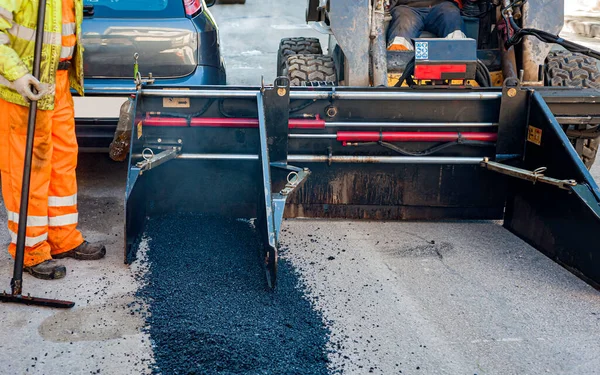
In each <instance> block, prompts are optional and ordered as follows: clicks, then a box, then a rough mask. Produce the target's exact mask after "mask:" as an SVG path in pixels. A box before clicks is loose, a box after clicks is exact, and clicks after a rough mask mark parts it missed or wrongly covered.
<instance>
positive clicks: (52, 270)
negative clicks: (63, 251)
mask: <svg viewBox="0 0 600 375" xmlns="http://www.w3.org/2000/svg"><path fill="white" fill-rule="evenodd" d="M23 270H24V271H26V272H29V273H30V274H31V275H32V276H33V277H35V278H37V279H43V280H56V279H62V278H63V277H65V275H66V274H67V268H66V267H65V266H63V265H62V264H60V263H58V262H57V261H55V260H47V261H45V262H42V263H40V264H38V265H35V266H31V267H25V268H24V269H23Z"/></svg>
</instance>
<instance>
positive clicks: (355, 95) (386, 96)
mask: <svg viewBox="0 0 600 375" xmlns="http://www.w3.org/2000/svg"><path fill="white" fill-rule="evenodd" d="M258 91H259V90H169V89H165V90H157V89H142V95H143V96H150V97H152V96H154V97H161V98H163V97H171V98H211V99H215V98H217V99H219V98H238V99H254V98H256V95H257V92H258ZM501 97H502V93H501V92H498V91H492V90H489V91H488V90H486V91H473V92H424V91H419V92H416V91H351V92H348V91H336V90H332V91H300V90H298V91H297V90H292V91H291V92H290V99H306V100H320V99H325V100H498V99H500V98H501Z"/></svg>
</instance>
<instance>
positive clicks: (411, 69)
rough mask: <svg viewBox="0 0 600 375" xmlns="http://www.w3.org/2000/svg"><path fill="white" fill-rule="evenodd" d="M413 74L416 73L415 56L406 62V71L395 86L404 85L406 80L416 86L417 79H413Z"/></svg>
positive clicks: (410, 84)
mask: <svg viewBox="0 0 600 375" xmlns="http://www.w3.org/2000/svg"><path fill="white" fill-rule="evenodd" d="M413 74H415V58H414V57H413V58H412V59H411V60H410V61H409V62H408V63H407V64H406V66H405V67H404V72H402V75H401V76H400V79H399V80H398V82H396V84H395V85H394V87H402V84H403V83H404V81H406V83H407V84H408V85H409V86H414V84H415V81H414V80H413V79H412V76H413Z"/></svg>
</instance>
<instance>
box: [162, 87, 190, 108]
mask: <svg viewBox="0 0 600 375" xmlns="http://www.w3.org/2000/svg"><path fill="white" fill-rule="evenodd" d="M165 90H166V89H165ZM171 90H188V88H185V87H181V88H171ZM163 107H164V108H190V98H172V97H171V98H163Z"/></svg>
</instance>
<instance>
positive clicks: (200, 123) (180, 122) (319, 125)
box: [144, 116, 325, 129]
mask: <svg viewBox="0 0 600 375" xmlns="http://www.w3.org/2000/svg"><path fill="white" fill-rule="evenodd" d="M144 125H146V126H188V120H187V119H185V118H178V117H160V116H148V117H146V119H144ZM189 126H192V127H215V128H258V119H256V118H227V117H214V118H213V117H194V118H192V119H191V121H190V123H189ZM288 127H289V128H290V129H324V128H325V120H322V119H320V118H318V117H317V118H316V119H294V118H292V119H290V120H289V125H288Z"/></svg>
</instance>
